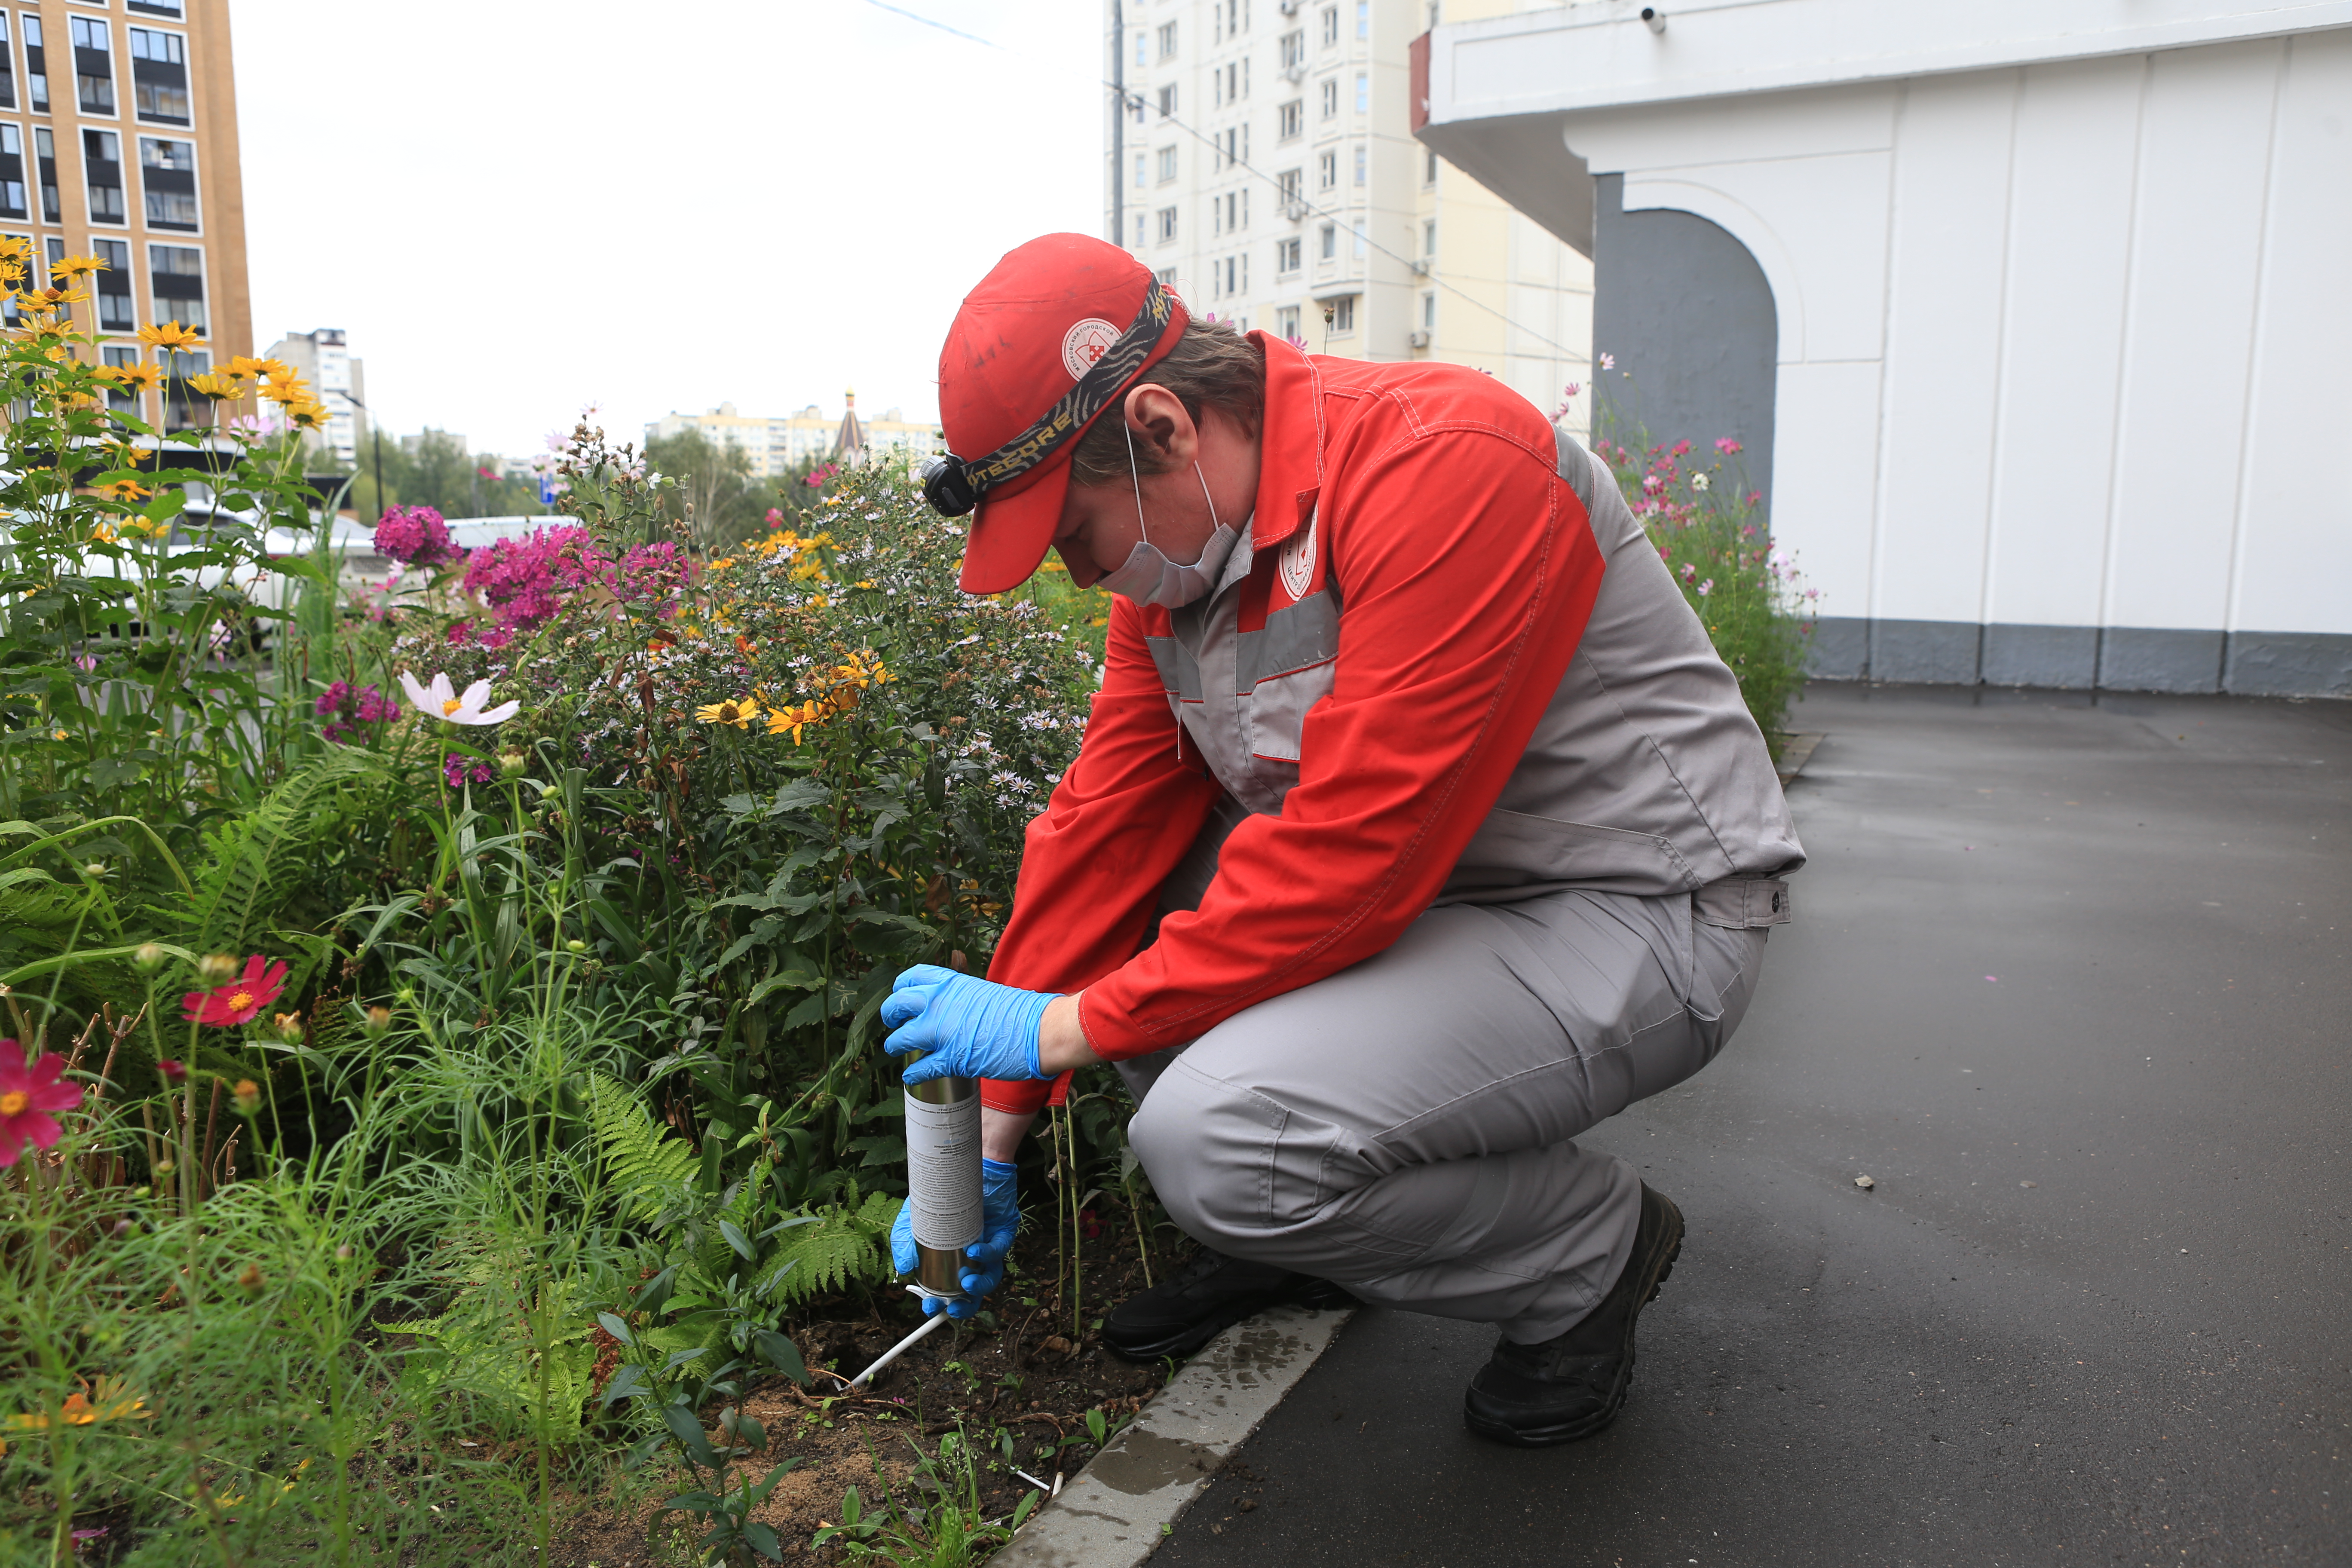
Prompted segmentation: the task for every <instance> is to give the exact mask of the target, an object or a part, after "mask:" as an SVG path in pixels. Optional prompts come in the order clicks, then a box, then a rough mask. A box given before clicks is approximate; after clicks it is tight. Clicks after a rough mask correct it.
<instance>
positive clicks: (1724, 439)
mask: <svg viewBox="0 0 2352 1568" xmlns="http://www.w3.org/2000/svg"><path fill="white" fill-rule="evenodd" d="M1715 449H1716V450H1717V451H1718V452H1720V453H1722V454H1723V455H1724V456H1725V457H1729V456H1731V454H1732V453H1734V452H1737V451H1738V450H1739V443H1738V442H1737V441H1735V440H1733V439H1732V438H1731V437H1728V436H1717V437H1716V438H1715Z"/></svg>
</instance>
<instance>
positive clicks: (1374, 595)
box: [982, 332, 1602, 1111]
mask: <svg viewBox="0 0 2352 1568" xmlns="http://www.w3.org/2000/svg"><path fill="white" fill-rule="evenodd" d="M1250 336H1251V338H1252V341H1254V342H1256V343H1257V344H1258V345H1259V347H1260V348H1261V349H1262V350H1263V351H1264V352H1265V361H1266V378H1265V429H1264V434H1263V445H1262V455H1261V458H1260V467H1259V472H1258V489H1257V498H1256V506H1255V511H1254V513H1253V514H1252V520H1251V535H1250V540H1251V547H1252V550H1253V552H1254V553H1253V557H1252V563H1251V567H1250V571H1249V575H1248V577H1247V579H1246V580H1245V581H1244V583H1243V584H1241V585H1240V587H1239V588H1238V589H1237V590H1236V591H1237V592H1238V593H1239V595H1241V597H1240V601H1239V626H1240V628H1241V630H1242V632H1243V633H1244V635H1245V634H1247V633H1249V632H1251V631H1254V630H1259V629H1262V628H1263V627H1264V626H1265V624H1266V619H1267V617H1268V616H1269V615H1271V614H1275V613H1277V612H1279V611H1280V610H1282V609H1285V608H1286V607H1289V606H1291V605H1299V604H1304V603H1307V602H1308V601H1311V600H1312V599H1314V597H1315V596H1316V595H1330V598H1329V600H1328V604H1327V605H1309V607H1310V608H1313V609H1317V610H1328V609H1331V608H1336V610H1337V637H1336V638H1334V639H1331V640H1332V641H1333V642H1335V643H1336V647H1322V648H1310V649H1309V650H1308V656H1309V657H1313V656H1314V655H1316V654H1320V656H1321V657H1322V658H1324V659H1326V660H1328V664H1329V666H1330V668H1329V669H1328V694H1327V695H1323V696H1321V697H1319V698H1318V700H1315V701H1314V702H1313V704H1312V706H1311V707H1309V708H1308V709H1307V710H1306V712H1305V714H1304V717H1303V720H1302V721H1299V722H1298V723H1297V731H1296V733H1297V742H1296V743H1297V782H1296V783H1295V784H1291V785H1290V787H1289V788H1288V790H1287V793H1286V795H1283V797H1282V799H1281V808H1280V814H1279V815H1278V816H1276V815H1253V816H1248V817H1247V818H1246V819H1244V821H1243V822H1242V823H1241V824H1240V825H1239V826H1236V827H1235V828H1234V831H1233V834H1232V836H1231V837H1229V838H1228V839H1227V840H1226V841H1225V844H1224V847H1223V851H1222V852H1221V855H1220V858H1219V861H1218V869H1217V875H1216V878H1215V880H1214V881H1213V883H1212V884H1211V886H1210V888H1209V889H1208V892H1207V894H1206V896H1205V897H1204V898H1203V899H1202V902H1201V906H1200V908H1199V910H1197V911H1183V912H1177V913H1171V914H1169V915H1168V916H1166V917H1165V918H1164V919H1163V920H1162V921H1160V929H1159V934H1158V938H1157V940H1155V941H1153V942H1151V944H1150V946H1148V947H1145V946H1142V945H1141V944H1142V942H1143V940H1144V935H1145V932H1146V931H1147V929H1148V928H1149V926H1150V920H1151V916H1152V914H1153V912H1154V910H1155V907H1156V901H1157V898H1158V895H1159V892H1160V884H1161V883H1162V882H1163V881H1164V880H1165V879H1167V877H1168V876H1169V874H1170V872H1171V870H1172V869H1173V868H1175V867H1176V865H1177V863H1178V862H1179V861H1180V860H1181V858H1183V857H1184V854H1185V852H1186V850H1187V849H1189V848H1190V847H1191V846H1192V841H1193V838H1194V837H1195V836H1196V835H1197V834H1198V833H1199V832H1200V830H1201V827H1202V823H1203V821H1204V820H1205V818H1206V817H1207V815H1208V813H1209V810H1210V807H1211V806H1212V805H1213V803H1214V802H1215V800H1216V798H1217V795H1218V794H1219V789H1220V786H1219V784H1218V783H1217V781H1216V780H1215V778H1213V776H1212V775H1211V774H1210V773H1209V771H1208V770H1207V769H1206V767H1205V766H1204V765H1203V764H1202V760H1201V755H1200V752H1199V748H1198V747H1197V746H1196V745H1193V744H1192V743H1190V742H1189V741H1188V738H1187V737H1186V736H1185V735H1184V732H1183V729H1182V725H1181V722H1180V721H1179V720H1178V718H1177V716H1176V711H1177V705H1178V703H1179V701H1180V700H1181V694H1180V693H1178V692H1176V691H1174V690H1172V689H1171V685H1172V682H1171V681H1169V680H1167V679H1163V675H1162V672H1161V669H1160V667H1159V665H1157V664H1156V663H1155V662H1154V659H1153V658H1152V654H1151V651H1150V640H1149V639H1157V638H1167V637H1170V636H1171V626H1170V619H1169V612H1168V611H1167V610H1165V609H1161V608H1158V607H1143V608H1139V607H1138V606H1137V605H1134V604H1132V603H1130V602H1129V601H1128V600H1127V599H1125V598H1118V599H1115V600H1114V601H1113V605H1112V610H1111V616H1110V633H1109V646H1108V658H1107V661H1106V664H1107V668H1106V670H1105V675H1104V680H1103V688H1102V690H1101V692H1100V694H1099V695H1097V697H1096V698H1095V700H1094V708H1093V712H1092V715H1091V717H1090V718H1089V720H1088V721H1087V732H1086V740H1085V742H1084V744H1083V746H1082V747H1081V748H1080V751H1079V753H1078V757H1077V760H1076V763H1073V764H1072V765H1071V766H1070V768H1069V770H1068V771H1067V772H1066V773H1065V774H1064V775H1063V778H1062V781H1061V783H1060V784H1058V785H1057V786H1056V787H1055V790H1054V793H1053V795H1052V797H1051V798H1050V799H1049V800H1048V801H1047V803H1046V806H1045V811H1044V812H1043V813H1042V814H1041V815H1039V816H1037V818H1036V819H1035V820H1034V821H1033V822H1032V823H1031V824H1030V825H1029V829H1028V836H1027V842H1026V846H1025V850H1024V857H1023V860H1022V866H1021V875H1020V879H1019V882H1018V885H1017V887H1016V889H1015V890H1014V895H1013V913H1012V917H1011V919H1010V921H1008V923H1007V925H1006V927H1005V931H1004V936H1003V941H1002V942H999V943H998V945H997V949H996V953H995V957H994V959H993V960H992V963H990V966H989V978H990V979H992V980H995V981H999V982H1002V983H1003V984H1008V985H1017V986H1021V987H1023V988H1024V989H1028V990H1036V991H1057V992H1065V993H1067V992H1075V991H1083V992H1084V995H1083V996H1081V997H1080V999H1079V1022H1080V1024H1081V1025H1082V1026H1084V1028H1085V1031H1086V1036H1087V1043H1088V1044H1089V1045H1091V1046H1092V1047H1093V1048H1094V1049H1095V1051H1096V1053H1097V1055H1099V1056H1101V1057H1102V1058H1105V1059H1106V1060H1118V1059H1120V1058H1128V1057H1135V1056H1141V1055H1144V1054H1146V1053H1148V1052H1150V1051H1155V1050H1160V1049H1162V1048H1165V1047H1170V1046H1174V1045H1179V1044H1181V1043H1183V1042H1185V1041H1187V1040H1190V1039H1192V1038H1194V1037H1197V1036H1199V1035H1201V1034H1202V1033H1204V1032H1205V1031H1206V1030H1208V1029H1210V1028H1211V1027H1213V1026H1215V1025H1217V1024H1218V1023H1221V1022H1222V1021H1223V1020H1224V1019H1226V1018H1229V1017H1231V1016H1233V1015H1234V1014H1235V1013H1238V1012H1240V1011H1241V1010H1242V1009H1244V1008H1245V1007H1248V1006H1250V1005H1253V1004H1255V1003H1257V1002H1262V1001H1265V999H1266V998H1268V997H1271V996H1277V995H1280V994H1283V993H1284V992H1286V991H1294V990H1297V988H1298V987H1300V986H1302V985H1307V984H1311V983H1313V982H1315V981H1317V980H1320V979H1322V978H1324V977H1325V976H1326V975H1329V974H1332V973H1337V972H1338V971H1339V970H1341V969H1344V968H1346V967H1348V966H1349V964H1352V963H1358V962H1360V961H1361V960H1363V959H1365V958H1369V957H1370V956H1371V955H1372V954H1374V953H1377V952H1381V951H1383V950H1384V949H1386V948H1387V947H1388V946H1389V945H1390V944H1391V942H1395V941H1396V940H1397V938H1398V937H1399V936H1401V935H1402V933H1403V931H1404V929H1405V927H1406V926H1408V925H1409V924H1411V923H1412V921H1413V920H1414V918H1415V917H1417V916H1418V915H1420V914H1421V913H1422V911H1423V910H1425V909H1427V908H1428V907H1429V904H1430V902H1431V900H1433V899H1434V898H1435V897H1436V895H1437V893H1438V891H1439V889H1440V888H1441V887H1442V886H1443V885H1444V882H1445V879H1446V877H1447V874H1448V873H1449V872H1450V871H1451V870H1452V869H1453V868H1454V862H1455V861H1456V859H1458V858H1460V856H1461V854H1462V851H1463V849H1464V847H1465V846H1466V845H1467V844H1468V843H1469V842H1470V839H1471V836H1472V835H1473V834H1474V833H1475V831H1476V830H1477V828H1478V826H1479V825H1480V823H1481V822H1482V821H1484V820H1485V818H1486V814H1487V813H1488V811H1489V810H1490V809H1491V808H1492V807H1493V806H1494V805H1495V801H1496V796H1497V795H1499V794H1500V793H1501V791H1502V788H1503V785H1504V783H1505V781H1506V780H1507V779H1508V778H1509V777H1510V775H1511V772H1512V770H1513V768H1514V767H1516V766H1517V763H1518V762H1519V759H1520V756H1521V753H1522V752H1524V751H1525V750H1526V749H1527V746H1528V739H1529V737H1530V735H1531V734H1532V733H1533V732H1534V730H1535V726H1536V723H1537V721H1538V718H1539V717H1541V715H1542V714H1543V712H1544V710H1545V707H1546V705H1547V704H1548V703H1549V701H1550V700H1551V699H1552V695H1553V692H1554V690H1555V689H1557V688H1558V687H1559V683H1560V679H1561V676H1562V675H1563V673H1564V672H1565V671H1566V670H1567V668H1568V666H1569V663H1570V659H1571V658H1573V657H1574V655H1575V652H1576V647H1577V642H1578V639H1579V637H1580V636H1581V635H1582V633H1583V630H1584V625H1585V620H1586V617H1587V616H1588V615H1589V614H1590V613H1591V608H1592V603H1593V598H1594V596H1595V595H1596V594H1598V592H1599V591H1600V586H1601V571H1602V562H1601V552H1600V550H1599V548H1598V547H1597V546H1596V544H1595V543H1594V542H1593V535H1592V530H1591V525H1590V523H1589V521H1588V520H1587V518H1586V515H1585V510H1584V508H1583V505H1582V504H1581V503H1580V501H1579V500H1577V497H1576V493H1575V492H1574V490H1572V489H1570V487H1569V485H1568V484H1567V483H1566V482H1565V481H1564V480H1562V479H1560V478H1559V476H1558V473H1557V471H1556V467H1555V465H1556V463H1557V461H1558V458H1557V447H1556V444H1555V439H1554V437H1553V433H1552V430H1551V428H1550V426H1549V425H1548V424H1547V423H1546V422H1545V419H1544V416H1543V415H1542V414H1541V413H1539V412H1538V410H1537V409H1536V408H1535V407H1534V405H1531V404H1529V403H1528V401H1527V400H1526V399H1525V398H1522V397H1520V396H1519V395H1517V394H1516V393H1514V392H1512V391H1510V390H1509V389H1508V388H1507V387H1505V386H1503V385H1502V384H1499V383H1497V382H1496V381H1495V380H1493V379H1492V378H1491V377H1488V376H1486V375H1483V374H1479V373H1477V372H1475V371H1471V370H1465V369H1463V368H1461V367H1459V366H1454V365H1445V364H1434V363H1399V364H1373V363H1362V362H1360V361H1354V360H1340V359H1328V358H1324V357H1321V356H1310V355H1307V354H1304V353H1300V352H1299V351H1298V350H1297V349H1296V348H1294V347H1292V346H1291V345H1290V344H1288V343H1286V342H1281V341H1279V340H1276V339H1272V338H1269V337H1268V336H1267V335H1266V334H1265V333H1263V332H1253V333H1252V334H1250ZM1302 530H1311V532H1310V533H1308V534H1306V535H1303V536H1301V537H1299V538H1298V539H1297V540H1296V541H1294V535H1300V531H1302ZM1309 540H1311V541H1312V547H1311V549H1310V550H1307V551H1302V550H1300V549H1298V548H1290V549H1286V548H1285V547H1286V545H1291V544H1294V543H1296V544H1300V545H1304V544H1307V542H1308V541H1309ZM1293 673H1295V672H1293ZM1055 1092H1056V1093H1058V1090H1055ZM1047 1094H1048V1085H1046V1084H1045V1083H1042V1082H1035V1083H1004V1082H990V1083H986V1084H984V1085H983V1086H982V1097H983V1099H984V1100H985V1102H986V1103H987V1104H989V1105H991V1106H992V1107H995V1108H996V1109H998V1110H1016V1111H1021V1110H1026V1111H1034V1110H1036V1109H1037V1108H1038V1107H1039V1106H1041V1105H1042V1104H1044V1103H1045V1100H1046V1098H1047Z"/></svg>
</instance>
